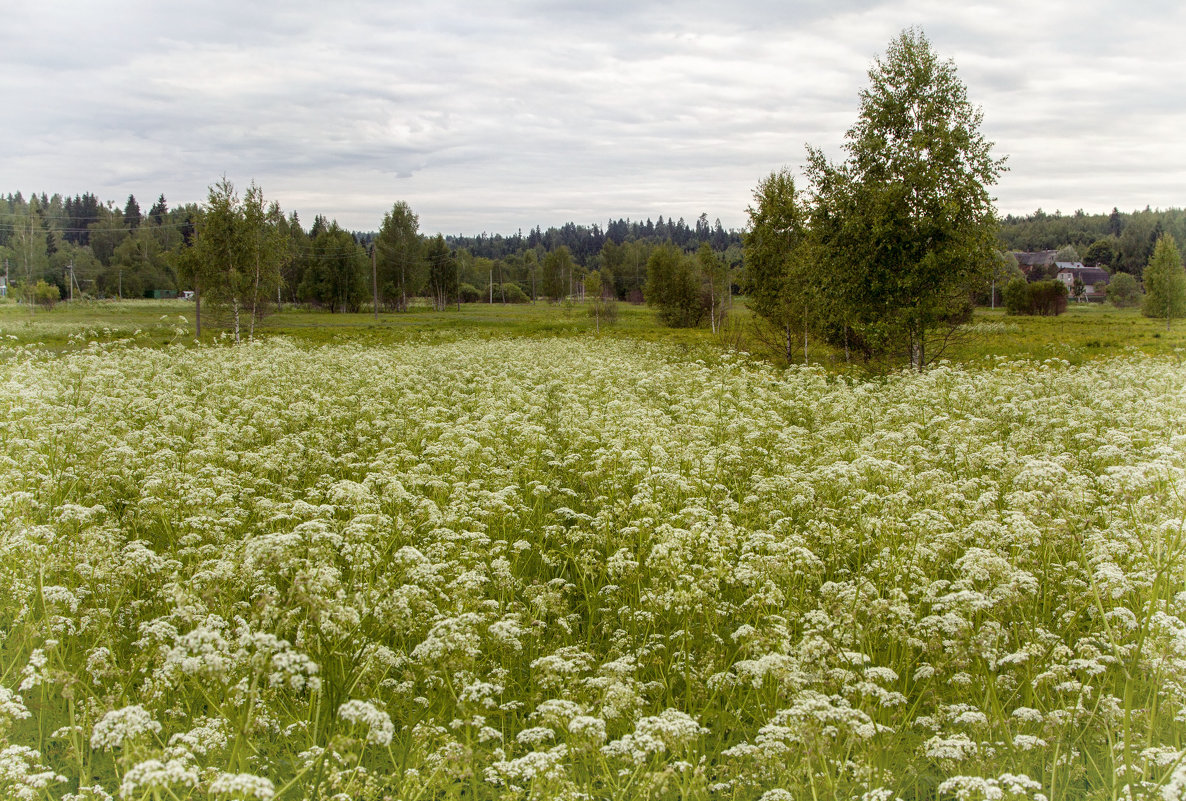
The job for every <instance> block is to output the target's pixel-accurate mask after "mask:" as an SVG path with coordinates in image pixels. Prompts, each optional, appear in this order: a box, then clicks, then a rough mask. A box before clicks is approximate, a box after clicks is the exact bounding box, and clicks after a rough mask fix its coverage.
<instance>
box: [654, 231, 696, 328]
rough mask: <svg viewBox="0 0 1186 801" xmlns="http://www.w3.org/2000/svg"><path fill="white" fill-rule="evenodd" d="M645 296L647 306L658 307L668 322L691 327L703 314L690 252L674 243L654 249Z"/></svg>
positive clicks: (682, 326) (660, 316)
mask: <svg viewBox="0 0 1186 801" xmlns="http://www.w3.org/2000/svg"><path fill="white" fill-rule="evenodd" d="M643 296H644V297H645V298H646V301H647V304H648V305H650V306H654V307H656V308H658V310H659V319H660V320H662V321H663V323H664V324H665V325H670V326H673V327H676V328H690V327H693V326H696V325H699V323H700V320H701V319H702V318H703V317H704V312H705V308H704V296H703V295H701V293H700V280H699V276H698V275H697V274H696V271H695V270H694V269H693V267H692V261H691V259H690V258H688V256H687V254H685V253H684V252H683V251H681V250H680V249H679V248H677V247H676V246H675V245H673V244H672V243H671V242H667V243H665V244H663V245H660V246H659V247H657V248H655V249H654V250H652V251H651V257H650V258H649V259H647V283H646V286H645V287H644V288H643Z"/></svg>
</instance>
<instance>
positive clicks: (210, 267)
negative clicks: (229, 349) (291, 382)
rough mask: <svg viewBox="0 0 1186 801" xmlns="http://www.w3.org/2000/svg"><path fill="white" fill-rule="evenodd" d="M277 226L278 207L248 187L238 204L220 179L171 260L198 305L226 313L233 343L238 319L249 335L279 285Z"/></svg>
mask: <svg viewBox="0 0 1186 801" xmlns="http://www.w3.org/2000/svg"><path fill="white" fill-rule="evenodd" d="M129 200H131V198H129ZM283 223H284V215H283V213H282V212H281V211H280V207H279V205H277V204H272V206H271V207H268V206H266V205H265V202H264V197H263V191H262V190H261V189H260V188H259V187H258V186H257V185H256V184H255V183H254V182H252V184H251V185H250V186H249V187H248V189H247V194H246V195H245V196H244V197H243V198H242V200H240V198H239V195H238V193H237V192H236V191H235V186H234V184H232V183H231V182H230V181H229V180H228V179H227V177H226V176H223V177H222V179H221V180H219V181H218V183H216V184H214V185H213V186H211V187H210V191H209V195H208V197H207V200H206V205H205V207H204V208H203V209H202V210H201V213H200V216H199V219H198V222H197V226H196V230H195V232H194V240H193V245H192V246H191V247H189V248H185V249H183V251H182V253H181V254H180V256H179V257H178V258H177V259H176V263H177V266H178V269H179V272H180V273H181V275H182V277H183V279H184V280H186V281H188V282H189V284H190V285H191V286H193V288H194V290H195V291H196V292H198V293H199V294H200V297H201V300H203V301H205V302H206V303H208V304H211V305H213V306H214V307H215V308H218V309H221V310H223V311H226V312H229V315H230V321H231V327H232V330H233V332H234V336H235V341H236V342H238V341H239V340H240V338H241V335H240V330H241V328H242V320H243V317H244V315H246V316H247V320H248V331H249V335H253V334H254V331H255V320H256V319H257V318H258V317H259V316H261V315H262V314H263V313H264V311H265V310H266V309H267V308H268V303H269V301H270V300H271V298H272V297H274V296H275V293H276V290H277V288H278V287H279V285H280V280H281V265H282V264H283V262H284V260H285V258H286V257H287V253H288V247H287V246H288V243H287V239H286V237H285V235H284V232H283V230H282V228H281V226H282V225H283ZM323 266H324V265H323ZM327 269H328V268H327Z"/></svg>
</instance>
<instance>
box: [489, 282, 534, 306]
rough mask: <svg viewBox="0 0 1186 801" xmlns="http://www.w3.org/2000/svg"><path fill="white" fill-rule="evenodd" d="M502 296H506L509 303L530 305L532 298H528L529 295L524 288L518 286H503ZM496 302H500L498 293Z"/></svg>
mask: <svg viewBox="0 0 1186 801" xmlns="http://www.w3.org/2000/svg"><path fill="white" fill-rule="evenodd" d="M502 294H503V295H505V296H506V301H507V303H528V302H530V301H531V298H529V297H527V293H526V292H524V291H523V287H521V286H519V285H518V284H503V285H502ZM494 297H495V300H498V297H499V294H498V293H497V292H496V293H495V295H494Z"/></svg>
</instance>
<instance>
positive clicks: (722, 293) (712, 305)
mask: <svg viewBox="0 0 1186 801" xmlns="http://www.w3.org/2000/svg"><path fill="white" fill-rule="evenodd" d="M704 218H705V215H701V219H702V220H703V219H704ZM704 224H705V225H706V226H707V225H708V223H707V221H705V223H704ZM696 263H697V266H698V267H699V268H700V283H701V285H702V286H703V287H704V294H706V295H707V296H708V297H707V299H708V323H709V327H710V328H711V329H712V332H713V333H714V334H716V333H718V332H720V330H721V324H722V323H724V321H725V309H726V307H727V306H728V304H729V300H730V296H731V292H730V287H729V267H728V265H726V264H725V260H724V259H722V258H721V257H720V255H718V254H717V252H716V251H714V250H713V249H712V245H711V244H709V243H708V241H707V240H706V241H704V242H701V243H700V249H699V250H697V251H696Z"/></svg>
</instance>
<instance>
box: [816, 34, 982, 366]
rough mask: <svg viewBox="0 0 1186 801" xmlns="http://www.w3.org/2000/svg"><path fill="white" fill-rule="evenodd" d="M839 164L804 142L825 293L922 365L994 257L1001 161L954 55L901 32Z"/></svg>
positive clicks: (872, 73)
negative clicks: (944, 55)
mask: <svg viewBox="0 0 1186 801" xmlns="http://www.w3.org/2000/svg"><path fill="white" fill-rule="evenodd" d="M860 99H861V108H860V115H859V117H858V119H857V122H856V124H855V125H854V126H853V127H852V128H850V129H849V131H848V134H847V142H846V144H845V151H846V152H847V158H846V160H845V162H844V163H843V164H841V165H838V166H836V165H832V164H830V163H829V162H828V161H827V160H826V158H825V157H824V155H823V153H822V152H821V151H819V150H815V149H810V150H809V175H811V177H812V180H813V184H814V187H813V188H814V191H815V195H816V202H815V206H814V208H813V213H812V226H813V228H814V229H816V230H815V233H816V235H817V236H818V237H819V240H820V244H821V245H822V257H823V259H824V260H825V261H826V264H827V268H828V270H829V275H828V281H827V282H826V284H825V286H827V287H828V295H829V297H830V299H831V301H832V302H830V303H828V304H826V305H828V306H829V307H832V308H833V313H834V314H835V313H840V314H842V315H843V316H844V318H845V319H846V320H848V321H851V322H852V324H853V325H855V326H856V327H857V328H858V329H859V333H860V334H861V335H862V337H863V338H864V340H865V341H866V343H868V347H869V348H870V349H871V350H874V351H885V350H888V349H889V348H890V347H891V345H892V343H893V342H901V343H902V344H903V345H904V346H905V348H904V349H905V351H906V352H907V353H908V354H909V359H910V363H911V365H912V366H913V367H914V368H915V369H917V370H920V371H921V370H923V369H924V368H925V366H926V364H927V361H928V358H933V357H934V356H935V355H937V354H935V353H933V352H932V351H931V346H932V345H937V346H938V347H939V349H940V351H941V349H942V344H943V343H945V342H946V341H948V339H949V337H950V334H951V333H952V332H954V330H955V329H956V327H957V326H958V325H959V324H960V323H962V322H963V321H966V320H967V319H969V318H970V313H971V304H970V302H969V291H970V288H971V284H972V283H974V282H975V281H976V280H983V276H984V274H985V273H986V271H987V270H988V269H989V266H990V265H991V260H992V258H993V251H994V250H995V234H996V229H997V218H996V211H995V209H994V208H993V202H992V197H991V195H990V194H989V190H988V187H990V186H991V185H993V184H995V183H996V181H997V177H998V176H999V175H1000V173H1001V172H1002V171H1003V170H1004V168H1005V167H1004V160H1003V159H997V158H994V157H993V155H992V143H991V142H989V141H987V140H986V139H985V138H984V136H983V134H981V132H980V125H981V122H982V117H983V115H982V113H981V111H980V109H979V108H977V107H975V106H973V105H972V104H971V103H970V102H969V101H968V98H967V91H966V89H965V87H964V85H963V83H961V82H960V80H959V77H958V75H957V74H956V68H955V64H954V63H953V62H951V61H940V60H939V57H938V56H937V55H936V53H935V52H934V50H933V49H932V47H931V43H930V41H929V40H928V39H927V38H926V36H924V35H923V34H922V32H921V31H918V30H913V29H910V30H906V31H903V32H902V33H901V34H900V35H899V36H898V37H897V38H896V39H894V40H893V41H892V42H891V43H890V45H889V48H888V49H887V51H886V54H885V56H884V58H878V59H877V60H876V61H875V62H874V64H873V66H872V67H871V68H870V70H869V86H868V87H867V88H866V89H864V90H862V91H861V94H860Z"/></svg>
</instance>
